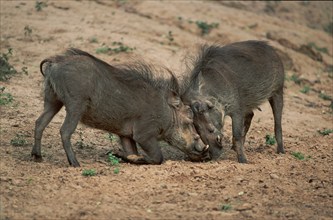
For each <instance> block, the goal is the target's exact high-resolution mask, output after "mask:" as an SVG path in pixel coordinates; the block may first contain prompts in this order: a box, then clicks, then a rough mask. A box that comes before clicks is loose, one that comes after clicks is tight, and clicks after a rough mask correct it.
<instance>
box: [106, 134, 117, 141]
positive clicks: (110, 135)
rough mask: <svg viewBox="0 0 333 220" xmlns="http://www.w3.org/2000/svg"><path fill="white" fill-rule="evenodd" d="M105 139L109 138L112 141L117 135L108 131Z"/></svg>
mask: <svg viewBox="0 0 333 220" xmlns="http://www.w3.org/2000/svg"><path fill="white" fill-rule="evenodd" d="M107 139H109V140H110V141H111V142H113V141H116V140H117V136H115V135H114V134H112V133H108V136H107Z"/></svg>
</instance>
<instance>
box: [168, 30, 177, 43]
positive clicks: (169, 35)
mask: <svg viewBox="0 0 333 220" xmlns="http://www.w3.org/2000/svg"><path fill="white" fill-rule="evenodd" d="M167 39H168V40H169V42H170V43H171V42H172V41H174V40H175V39H174V38H173V34H172V31H169V32H168V35H167Z"/></svg>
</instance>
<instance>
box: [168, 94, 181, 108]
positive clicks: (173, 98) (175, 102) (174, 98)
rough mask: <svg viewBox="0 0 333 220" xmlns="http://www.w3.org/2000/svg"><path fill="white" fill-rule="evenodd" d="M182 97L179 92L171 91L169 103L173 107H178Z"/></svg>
mask: <svg viewBox="0 0 333 220" xmlns="http://www.w3.org/2000/svg"><path fill="white" fill-rule="evenodd" d="M180 103H181V100H180V97H179V95H178V94H177V93H175V92H173V91H170V92H169V95H168V104H169V105H171V106H172V107H174V108H176V109H178V108H179V107H180Z"/></svg>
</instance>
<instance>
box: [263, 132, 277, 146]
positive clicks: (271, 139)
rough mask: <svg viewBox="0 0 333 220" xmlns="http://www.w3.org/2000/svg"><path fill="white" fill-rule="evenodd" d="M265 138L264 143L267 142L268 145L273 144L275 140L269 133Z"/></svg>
mask: <svg viewBox="0 0 333 220" xmlns="http://www.w3.org/2000/svg"><path fill="white" fill-rule="evenodd" d="M265 139H266V144H268V145H274V144H275V142H276V141H275V137H274V136H272V135H270V134H267V135H266V137H265Z"/></svg>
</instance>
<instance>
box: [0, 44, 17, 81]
mask: <svg viewBox="0 0 333 220" xmlns="http://www.w3.org/2000/svg"><path fill="white" fill-rule="evenodd" d="M12 55H13V49H12V48H9V49H8V51H7V53H2V54H0V81H7V80H9V79H10V78H11V76H12V75H13V74H16V73H17V71H16V69H15V68H14V67H13V66H12V65H11V64H10V63H9V58H10V57H11V56H12Z"/></svg>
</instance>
